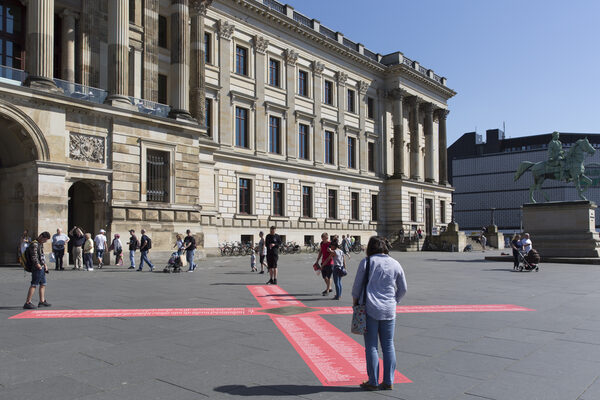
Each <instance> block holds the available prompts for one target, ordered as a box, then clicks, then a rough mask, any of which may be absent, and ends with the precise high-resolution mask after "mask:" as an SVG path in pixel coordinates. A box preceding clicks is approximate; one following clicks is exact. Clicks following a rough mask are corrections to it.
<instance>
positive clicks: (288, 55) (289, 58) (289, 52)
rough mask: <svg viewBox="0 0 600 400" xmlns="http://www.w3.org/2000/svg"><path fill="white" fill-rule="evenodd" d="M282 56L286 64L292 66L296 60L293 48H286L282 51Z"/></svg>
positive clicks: (296, 56) (296, 53) (296, 54)
mask: <svg viewBox="0 0 600 400" xmlns="http://www.w3.org/2000/svg"><path fill="white" fill-rule="evenodd" d="M283 58H284V60H285V63H286V64H287V65H290V66H294V65H296V61H298V52H297V51H296V50H293V49H286V50H284V51H283Z"/></svg>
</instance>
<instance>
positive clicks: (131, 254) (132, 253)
mask: <svg viewBox="0 0 600 400" xmlns="http://www.w3.org/2000/svg"><path fill="white" fill-rule="evenodd" d="M129 261H131V267H132V268H135V250H129Z"/></svg>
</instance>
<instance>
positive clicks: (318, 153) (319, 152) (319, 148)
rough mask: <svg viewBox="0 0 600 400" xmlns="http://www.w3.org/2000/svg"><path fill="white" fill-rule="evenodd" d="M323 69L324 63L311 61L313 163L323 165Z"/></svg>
mask: <svg viewBox="0 0 600 400" xmlns="http://www.w3.org/2000/svg"><path fill="white" fill-rule="evenodd" d="M324 69H325V65H324V64H323V63H322V62H319V61H313V63H312V71H313V93H314V100H315V102H314V109H313V114H315V121H317V122H316V123H315V124H314V131H313V132H314V143H313V150H314V152H313V156H314V163H315V165H319V166H320V165H323V162H324V160H325V155H324V151H325V141H324V136H323V125H322V123H320V122H319V121H321V104H322V102H323V70H324Z"/></svg>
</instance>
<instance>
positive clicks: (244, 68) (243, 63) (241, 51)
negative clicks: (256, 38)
mask: <svg viewBox="0 0 600 400" xmlns="http://www.w3.org/2000/svg"><path fill="white" fill-rule="evenodd" d="M235 72H236V74H240V75H246V76H248V50H247V49H246V48H245V47H242V46H235Z"/></svg>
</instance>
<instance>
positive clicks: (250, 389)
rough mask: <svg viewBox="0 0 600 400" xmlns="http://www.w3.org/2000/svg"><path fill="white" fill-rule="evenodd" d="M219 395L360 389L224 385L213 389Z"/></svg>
mask: <svg viewBox="0 0 600 400" xmlns="http://www.w3.org/2000/svg"><path fill="white" fill-rule="evenodd" d="M214 390H215V391H217V392H220V393H227V394H229V395H233V396H284V395H294V396H298V395H308V394H314V393H324V392H331V393H352V392H357V391H359V390H360V389H359V388H358V387H352V386H310V385H262V386H246V385H225V386H218V387H216V388H215V389H214Z"/></svg>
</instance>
